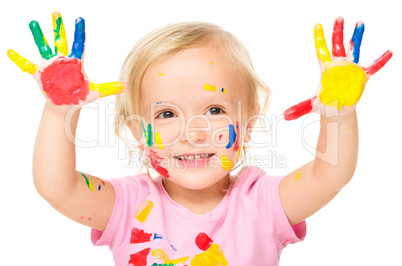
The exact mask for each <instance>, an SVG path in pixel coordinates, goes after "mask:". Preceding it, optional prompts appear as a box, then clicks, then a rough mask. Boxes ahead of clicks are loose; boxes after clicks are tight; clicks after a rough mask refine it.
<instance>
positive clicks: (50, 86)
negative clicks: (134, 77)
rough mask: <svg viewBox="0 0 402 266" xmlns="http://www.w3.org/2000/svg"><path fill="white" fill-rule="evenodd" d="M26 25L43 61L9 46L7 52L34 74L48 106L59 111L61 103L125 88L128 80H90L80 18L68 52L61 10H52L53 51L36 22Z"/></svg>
mask: <svg viewBox="0 0 402 266" xmlns="http://www.w3.org/2000/svg"><path fill="white" fill-rule="evenodd" d="M29 27H30V29H31V31H32V35H33V37H34V39H35V43H36V45H37V47H38V49H39V52H40V54H41V56H42V58H43V60H42V62H41V63H40V64H39V65H35V64H33V63H32V62H30V61H28V60H27V59H25V58H23V57H22V56H20V55H19V54H18V53H16V52H15V51H13V50H11V49H10V50H8V52H7V55H8V57H9V58H10V59H11V60H12V61H13V62H14V63H15V64H16V65H17V66H18V67H20V68H21V70H22V71H23V72H28V73H30V74H32V75H33V77H34V78H35V80H36V81H37V82H38V84H39V87H40V89H41V91H42V93H43V94H44V95H45V98H46V101H47V102H48V103H50V105H51V106H53V107H55V108H57V109H59V110H60V109H63V107H61V106H64V109H65V107H67V106H70V107H71V105H79V106H82V105H85V104H87V103H90V102H92V101H94V100H96V99H99V98H101V97H105V96H108V95H113V94H119V93H122V92H125V91H127V89H128V84H127V83H123V82H110V83H103V84H95V83H92V82H90V81H89V79H88V77H87V76H86V74H85V72H84V69H83V53H84V46H85V21H84V19H83V18H77V19H76V21H75V34H74V43H73V46H72V50H71V53H70V55H68V46H67V39H66V33H65V30H64V25H63V21H62V17H61V15H60V13H58V12H55V13H53V31H54V46H55V52H54V53H53V52H52V50H51V48H50V47H49V45H48V43H47V41H46V38H45V37H44V36H43V33H42V30H41V28H40V26H39V23H38V22H37V21H31V23H30V24H29ZM67 55H68V56H67Z"/></svg>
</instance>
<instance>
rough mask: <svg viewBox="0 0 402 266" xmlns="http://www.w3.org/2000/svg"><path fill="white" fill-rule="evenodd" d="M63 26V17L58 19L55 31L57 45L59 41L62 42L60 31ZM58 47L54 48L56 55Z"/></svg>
mask: <svg viewBox="0 0 402 266" xmlns="http://www.w3.org/2000/svg"><path fill="white" fill-rule="evenodd" d="M62 24H63V21H62V19H61V17H58V18H57V20H56V29H55V30H53V31H54V34H55V35H54V42H55V43H56V42H57V41H58V40H60V29H61V25H62ZM57 52H58V51H57V46H55V47H54V53H55V54H57Z"/></svg>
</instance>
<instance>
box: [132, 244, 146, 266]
mask: <svg viewBox="0 0 402 266" xmlns="http://www.w3.org/2000/svg"><path fill="white" fill-rule="evenodd" d="M150 251H151V248H146V249H143V250H141V251H139V252H137V253H135V254H131V255H130V260H129V261H128V266H146V265H147V257H148V254H149V252H150Z"/></svg>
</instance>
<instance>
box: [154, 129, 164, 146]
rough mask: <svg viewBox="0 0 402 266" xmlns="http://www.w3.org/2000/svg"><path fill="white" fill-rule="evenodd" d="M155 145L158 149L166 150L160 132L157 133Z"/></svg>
mask: <svg viewBox="0 0 402 266" xmlns="http://www.w3.org/2000/svg"><path fill="white" fill-rule="evenodd" d="M155 144H156V146H157V147H158V149H164V148H165V146H163V144H162V138H161V134H160V133H159V132H156V133H155Z"/></svg>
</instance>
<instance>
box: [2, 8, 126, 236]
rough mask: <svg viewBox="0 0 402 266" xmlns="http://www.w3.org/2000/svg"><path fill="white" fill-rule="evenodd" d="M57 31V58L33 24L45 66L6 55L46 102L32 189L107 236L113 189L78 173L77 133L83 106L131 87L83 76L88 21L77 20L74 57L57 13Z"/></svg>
mask: <svg viewBox="0 0 402 266" xmlns="http://www.w3.org/2000/svg"><path fill="white" fill-rule="evenodd" d="M53 25H54V29H53V30H54V36H55V41H54V43H55V53H53V52H52V50H51V49H50V47H49V45H48V43H47V41H46V39H45V37H44V36H43V34H42V30H41V29H40V27H39V24H38V22H36V21H32V22H31V23H30V24H29V27H30V28H31V31H32V34H33V36H34V40H35V43H36V45H37V47H38V49H39V52H40V54H41V56H42V58H43V61H42V63H41V64H39V65H35V64H33V63H32V62H30V61H28V60H26V59H25V58H23V57H22V56H20V55H19V54H18V53H16V52H14V51H13V50H9V51H8V53H7V54H8V56H9V57H10V59H11V60H12V61H13V62H14V63H15V64H16V65H17V66H19V67H20V68H21V70H22V71H24V72H28V73H30V74H32V75H33V77H34V78H35V80H36V81H37V82H38V85H39V88H40V89H41V91H42V93H43V94H44V95H45V98H46V104H45V106H44V110H43V114H42V119H41V122H40V126H39V130H38V135H37V138H36V142H35V149H34V157H33V178H34V183H35V186H36V189H37V190H38V192H39V193H40V195H41V196H42V197H43V198H44V199H45V200H47V201H48V202H49V203H50V204H51V205H52V206H53V207H54V208H56V209H57V210H58V211H60V212H61V213H63V214H64V215H66V216H67V217H69V218H71V219H72V220H74V221H76V222H79V223H81V224H84V225H88V226H90V227H92V228H94V229H98V230H104V229H105V227H106V224H107V223H108V220H109V217H110V215H111V212H112V209H113V205H114V199H115V194H114V189H113V187H112V185H111V184H110V183H108V182H106V181H103V180H101V179H98V178H96V177H93V176H91V175H88V174H85V173H80V172H77V171H76V156H75V144H74V140H75V131H76V128H77V123H78V117H79V113H80V108H81V107H82V106H83V105H85V104H87V103H89V102H92V101H94V100H96V99H99V98H101V97H105V96H108V95H112V94H117V93H122V92H124V91H126V90H127V89H128V86H127V84H124V83H121V82H111V83H104V84H94V83H92V82H90V81H89V79H88V77H87V76H86V75H85V72H84V70H83V68H82V57H83V53H84V45H85V22H84V19H82V18H78V19H77V20H76V25H75V26H76V27H75V35H74V42H73V45H72V51H71V53H70V55H68V48H67V40H66V36H65V35H66V34H65V30H64V25H63V21H62V18H61V15H60V13H57V12H55V13H53ZM70 129H71V130H70ZM67 133H72V135H71V134H67Z"/></svg>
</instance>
